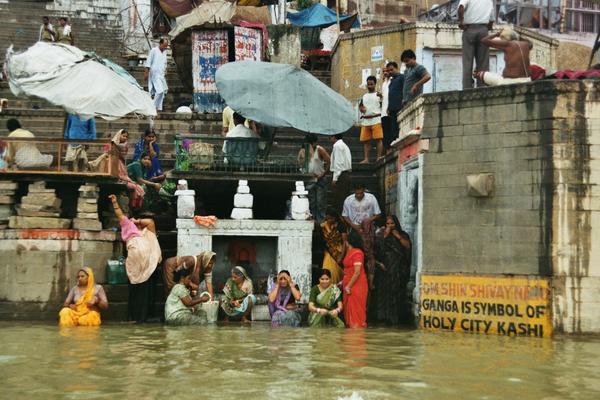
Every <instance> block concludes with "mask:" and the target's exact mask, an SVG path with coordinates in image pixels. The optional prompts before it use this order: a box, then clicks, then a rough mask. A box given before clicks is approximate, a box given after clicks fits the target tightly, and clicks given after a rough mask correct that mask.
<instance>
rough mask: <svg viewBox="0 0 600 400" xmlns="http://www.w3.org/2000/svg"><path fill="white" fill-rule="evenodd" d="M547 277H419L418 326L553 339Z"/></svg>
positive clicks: (549, 289) (549, 290) (432, 328)
mask: <svg viewBox="0 0 600 400" xmlns="http://www.w3.org/2000/svg"><path fill="white" fill-rule="evenodd" d="M550 301H551V285H550V279H549V278H541V277H531V276H501V275H498V276H482V275H452V274H449V275H426V274H423V275H421V286H420V299H419V306H420V307H419V308H420V317H419V326H420V327H421V328H422V329H427V330H446V331H455V332H464V333H488V334H498V335H504V336H530V337H540V338H541V337H550V336H552V308H551V303H550Z"/></svg>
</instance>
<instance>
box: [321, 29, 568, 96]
mask: <svg viewBox="0 0 600 400" xmlns="http://www.w3.org/2000/svg"><path fill="white" fill-rule="evenodd" d="M501 28H502V26H498V27H496V29H501ZM518 32H519V33H520V34H521V35H523V36H524V37H526V38H527V39H529V40H530V41H531V42H533V45H534V46H533V50H532V52H531V61H532V62H535V63H538V64H540V65H542V66H544V67H545V68H546V69H547V70H548V71H553V70H554V69H555V68H556V52H557V51H556V49H557V47H558V42H557V41H556V40H552V39H550V38H548V37H545V36H543V35H540V34H538V33H535V32H532V31H529V30H527V29H524V28H519V29H518ZM375 46H383V47H384V54H383V61H376V62H373V61H371V49H372V48H373V47H375ZM406 49H412V50H413V51H415V53H417V57H418V54H419V50H422V49H431V50H433V51H434V53H442V54H443V53H446V52H450V53H452V54H460V52H461V51H462V31H461V30H460V29H459V28H458V26H457V25H455V24H437V23H431V22H416V23H410V24H397V25H392V26H389V27H385V28H379V29H370V30H362V31H357V32H352V33H345V34H343V35H341V36H340V37H339V39H338V42H337V43H336V46H335V47H334V48H333V51H332V63H331V86H332V88H333V89H334V90H336V91H337V92H339V93H341V94H342V95H343V96H344V97H346V98H347V99H349V100H351V101H352V100H357V99H358V98H359V97H360V96H361V95H362V94H363V93H364V91H365V89H364V88H360V87H359V86H360V84H361V79H362V70H363V69H367V68H370V69H371V71H372V74H373V75H375V72H376V69H377V68H383V66H384V64H385V60H388V61H396V62H397V63H398V64H399V65H400V54H401V53H402V51H404V50H406ZM418 61H419V62H420V60H418ZM425 67H426V68H431V65H425ZM457 68H462V65H461V64H460V63H459V64H458V65H457ZM430 72H431V71H430Z"/></svg>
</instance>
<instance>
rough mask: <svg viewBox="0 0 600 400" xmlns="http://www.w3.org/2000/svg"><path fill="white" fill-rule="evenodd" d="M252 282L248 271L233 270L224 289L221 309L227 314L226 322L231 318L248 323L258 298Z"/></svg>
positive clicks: (241, 269) (242, 269) (237, 268)
mask: <svg viewBox="0 0 600 400" xmlns="http://www.w3.org/2000/svg"><path fill="white" fill-rule="evenodd" d="M252 290H253V288H252V281H251V280H250V278H249V277H248V274H247V273H246V270H245V269H244V268H242V267H240V266H237V267H235V268H233V269H232V270H231V278H229V279H227V282H226V283H225V287H224V288H223V298H222V300H221V308H222V309H223V311H224V312H225V320H226V321H227V320H229V317H239V316H241V317H242V322H244V323H246V322H249V321H248V316H249V315H250V313H251V312H252V306H253V305H254V304H255V303H256V297H254V295H253V294H252Z"/></svg>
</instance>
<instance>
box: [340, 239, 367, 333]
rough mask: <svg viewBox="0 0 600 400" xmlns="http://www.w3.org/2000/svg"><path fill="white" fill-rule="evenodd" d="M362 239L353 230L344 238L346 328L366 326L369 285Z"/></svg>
mask: <svg viewBox="0 0 600 400" xmlns="http://www.w3.org/2000/svg"><path fill="white" fill-rule="evenodd" d="M362 246H363V244H362V239H361V237H360V235H359V234H358V233H356V232H355V231H352V232H350V234H349V235H348V238H347V239H346V249H347V250H346V257H344V280H343V286H344V320H345V321H346V326H347V327H348V328H365V327H366V326H367V295H368V293H369V285H368V283H367V274H366V273H365V268H364V264H365V253H364V252H363V250H362Z"/></svg>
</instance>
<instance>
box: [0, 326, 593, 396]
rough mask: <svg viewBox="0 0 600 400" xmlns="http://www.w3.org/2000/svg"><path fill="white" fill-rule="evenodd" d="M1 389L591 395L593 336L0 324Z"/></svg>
mask: <svg viewBox="0 0 600 400" xmlns="http://www.w3.org/2000/svg"><path fill="white" fill-rule="evenodd" d="M0 335H1V336H0V338H1V342H0V399H158V398H160V399H167V398H169V399H193V400H201V399H211V400H217V399H228V400H229V399H249V400H251V399H274V400H275V399H277V400H279V399H286V400H289V399H334V400H337V399H352V400H359V399H364V400H367V399H503V400H507V399H509V400H512V399H522V400H525V399H536V400H540V399H600V338H598V337H566V336H558V337H555V338H554V339H534V338H508V337H498V336H483V335H469V334H459V333H435V332H423V331H418V330H401V329H386V328H369V329H365V330H349V329H346V330H334V329H320V330H317V329H309V328H300V329H271V328H270V327H269V326H268V325H266V324H259V323H255V324H254V325H252V326H249V327H245V326H240V325H229V326H208V327H177V328H175V327H166V326H161V325H104V326H102V327H100V328H69V329H62V330H61V329H59V328H58V327H56V326H52V325H43V324H34V325H31V324H27V323H21V322H17V323H15V322H13V323H8V322H1V323H0Z"/></svg>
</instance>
